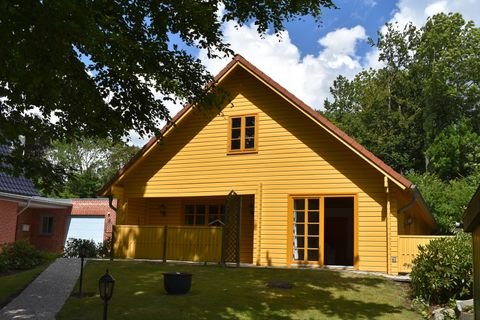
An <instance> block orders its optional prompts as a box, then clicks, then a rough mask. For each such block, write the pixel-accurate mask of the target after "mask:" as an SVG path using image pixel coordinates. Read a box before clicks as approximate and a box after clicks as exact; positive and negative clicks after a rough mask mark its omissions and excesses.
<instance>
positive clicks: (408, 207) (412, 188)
mask: <svg viewBox="0 0 480 320" xmlns="http://www.w3.org/2000/svg"><path fill="white" fill-rule="evenodd" d="M410 189H411V190H412V191H413V196H412V200H411V201H410V202H409V203H407V204H406V205H404V206H403V207H401V208H400V209H398V210H397V213H398V214H401V213H402V212H404V211H405V210H408V209H410V208H411V207H413V205H414V204H415V202H417V199H418V189H417V187H416V186H415V185H414V184H412V185H411V186H410Z"/></svg>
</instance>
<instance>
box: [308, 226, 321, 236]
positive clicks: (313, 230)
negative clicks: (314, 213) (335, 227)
mask: <svg viewBox="0 0 480 320" xmlns="http://www.w3.org/2000/svg"><path fill="white" fill-rule="evenodd" d="M319 229H320V227H319V225H318V224H309V225H308V235H310V236H318V235H319V234H320V232H319V231H320V230H319Z"/></svg>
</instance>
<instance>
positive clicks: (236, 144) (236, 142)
mask: <svg viewBox="0 0 480 320" xmlns="http://www.w3.org/2000/svg"><path fill="white" fill-rule="evenodd" d="M230 149H232V150H239V149H240V140H232V143H231V145H230Z"/></svg>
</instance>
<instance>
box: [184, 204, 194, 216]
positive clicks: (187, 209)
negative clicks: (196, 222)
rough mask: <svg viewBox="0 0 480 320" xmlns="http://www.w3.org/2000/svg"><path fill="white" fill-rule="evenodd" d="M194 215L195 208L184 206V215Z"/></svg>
mask: <svg viewBox="0 0 480 320" xmlns="http://www.w3.org/2000/svg"><path fill="white" fill-rule="evenodd" d="M194 213H195V206H193V205H186V206H185V214H194Z"/></svg>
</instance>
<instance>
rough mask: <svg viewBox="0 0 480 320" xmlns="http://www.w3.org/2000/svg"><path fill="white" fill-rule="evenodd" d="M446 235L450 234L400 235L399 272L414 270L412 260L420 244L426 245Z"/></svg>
mask: <svg viewBox="0 0 480 320" xmlns="http://www.w3.org/2000/svg"><path fill="white" fill-rule="evenodd" d="M444 237H449V236H398V272H399V273H407V272H410V271H412V261H413V258H415V256H416V255H417V254H418V251H419V250H418V246H420V245H422V246H424V245H426V244H428V243H429V242H430V241H431V240H433V239H440V238H444Z"/></svg>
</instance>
